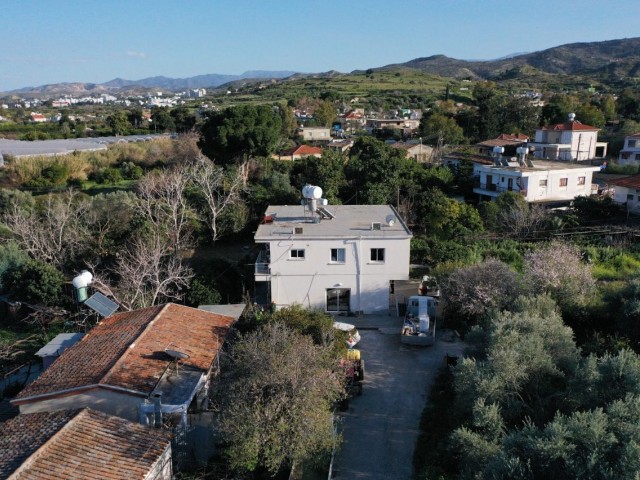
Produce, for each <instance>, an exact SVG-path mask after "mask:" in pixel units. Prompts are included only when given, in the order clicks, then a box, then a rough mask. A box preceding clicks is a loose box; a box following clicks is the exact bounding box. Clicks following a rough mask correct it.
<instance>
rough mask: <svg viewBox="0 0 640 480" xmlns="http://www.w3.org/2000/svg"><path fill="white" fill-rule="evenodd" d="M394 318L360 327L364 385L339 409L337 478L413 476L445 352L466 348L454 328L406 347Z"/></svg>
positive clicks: (452, 352) (359, 346) (407, 477)
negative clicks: (430, 392)
mask: <svg viewBox="0 0 640 480" xmlns="http://www.w3.org/2000/svg"><path fill="white" fill-rule="evenodd" d="M387 318H389V317H387ZM393 322H394V323H398V325H397V327H396V326H395V324H394V325H393V326H389V327H388V328H380V329H376V330H361V331H360V334H361V336H362V340H361V341H360V343H359V344H358V348H359V349H360V351H361V352H362V358H364V359H365V381H364V389H363V394H362V396H359V397H354V398H352V399H351V402H350V405H349V410H348V411H347V412H345V413H343V414H341V418H342V422H341V424H340V430H341V433H342V435H343V445H342V448H341V449H340V451H339V452H338V453H337V455H336V458H335V460H334V469H333V476H332V478H334V479H357V478H363V479H402V480H405V479H410V478H411V475H412V459H413V450H414V447H415V444H416V440H417V438H418V434H419V426H420V416H421V414H422V410H423V408H424V406H425V403H426V400H427V395H428V390H429V388H430V386H431V384H432V383H433V381H434V379H435V376H436V375H437V372H438V369H439V368H440V367H441V366H442V365H443V359H444V356H445V354H449V355H461V353H462V348H463V343H462V342H460V341H459V340H457V338H456V337H455V336H454V335H453V334H451V333H450V332H445V333H442V332H440V334H439V337H440V338H439V340H438V341H437V342H436V344H435V345H433V346H431V347H409V346H404V345H402V344H401V343H400V335H399V330H400V322H401V320H400V319H398V318H394V319H393Z"/></svg>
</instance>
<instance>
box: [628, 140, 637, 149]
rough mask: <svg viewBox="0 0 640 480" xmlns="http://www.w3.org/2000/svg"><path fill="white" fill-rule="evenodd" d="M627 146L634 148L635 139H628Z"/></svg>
mask: <svg viewBox="0 0 640 480" xmlns="http://www.w3.org/2000/svg"><path fill="white" fill-rule="evenodd" d="M628 147H629V148H636V141H635V140H629V143H628Z"/></svg>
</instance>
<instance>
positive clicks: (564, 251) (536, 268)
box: [524, 241, 595, 307]
mask: <svg viewBox="0 0 640 480" xmlns="http://www.w3.org/2000/svg"><path fill="white" fill-rule="evenodd" d="M524 277H525V281H526V282H527V283H528V284H529V285H530V286H531V289H532V291H533V292H535V293H549V294H550V295H551V296H552V297H553V298H554V299H555V300H556V301H557V302H558V304H559V305H560V306H561V307H562V306H563V307H566V306H568V305H572V304H581V303H584V302H586V301H587V300H588V299H589V296H590V295H591V294H592V293H593V291H594V289H595V280H594V279H593V276H592V275H591V267H590V266H589V265H588V264H586V263H584V262H583V261H582V256H581V254H580V251H579V250H578V248H576V247H575V246H573V245H571V244H568V243H564V242H559V241H553V242H550V243H549V244H547V245H546V246H544V247H542V248H540V249H538V250H534V251H531V252H528V253H527V254H526V255H525V268H524Z"/></svg>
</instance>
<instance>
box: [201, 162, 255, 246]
mask: <svg viewBox="0 0 640 480" xmlns="http://www.w3.org/2000/svg"><path fill="white" fill-rule="evenodd" d="M243 168H244V167H243V165H240V166H239V167H238V168H237V169H236V170H235V172H234V173H233V174H231V175H226V174H225V171H224V169H223V168H222V167H220V166H218V165H215V164H214V163H213V162H212V161H211V160H209V159H208V158H206V157H205V156H204V155H200V157H199V158H198V161H197V163H196V164H195V165H194V166H193V168H192V169H191V170H190V177H191V181H192V182H193V184H194V185H195V186H196V187H197V189H198V191H199V192H200V194H201V195H202V198H203V200H204V202H205V204H206V207H207V208H206V211H205V212H204V214H203V216H204V217H205V218H204V221H206V222H207V225H208V227H209V231H210V233H211V240H212V241H213V242H215V241H216V240H218V239H219V237H220V232H219V220H220V217H221V216H222V214H223V213H224V212H225V211H226V210H227V208H228V207H229V206H231V205H233V204H234V203H235V202H236V201H237V200H238V198H239V197H240V192H241V191H242V187H243V173H242V172H243Z"/></svg>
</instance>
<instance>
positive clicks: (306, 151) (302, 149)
mask: <svg viewBox="0 0 640 480" xmlns="http://www.w3.org/2000/svg"><path fill="white" fill-rule="evenodd" d="M291 155H301V156H305V155H322V149H321V148H319V147H311V146H309V145H300V146H299V147H295V148H290V149H289V150H285V151H284V152H282V153H281V156H291Z"/></svg>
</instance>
